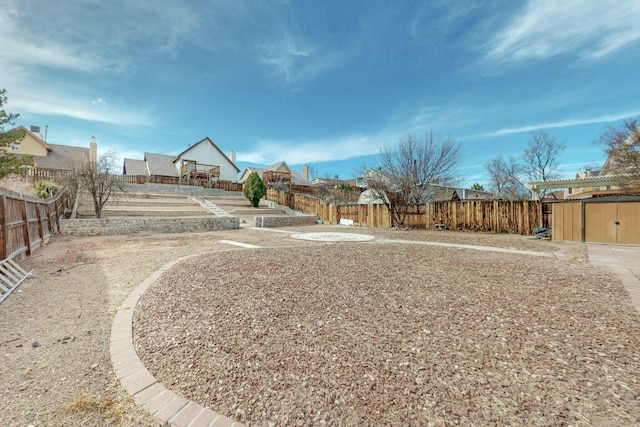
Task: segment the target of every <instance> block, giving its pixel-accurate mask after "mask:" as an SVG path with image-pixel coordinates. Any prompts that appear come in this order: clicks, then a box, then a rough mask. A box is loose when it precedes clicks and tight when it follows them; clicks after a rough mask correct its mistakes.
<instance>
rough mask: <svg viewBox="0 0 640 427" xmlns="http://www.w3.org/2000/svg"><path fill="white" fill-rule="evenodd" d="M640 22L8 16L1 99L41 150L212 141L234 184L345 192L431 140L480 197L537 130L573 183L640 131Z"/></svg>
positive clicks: (441, 14)
mask: <svg viewBox="0 0 640 427" xmlns="http://www.w3.org/2000/svg"><path fill="white" fill-rule="evenodd" d="M639 22H640V1H638V0H609V1H607V0H598V1H593V0H564V1H556V0H536V1H511V0H509V1H501V0H492V1H485V2H482V1H455V2H452V1H448V0H443V1H440V0H436V1H397V2H389V1H377V0H368V1H348V2H345V1H333V0H326V1H322V2H319V1H310V0H308V1H305V0H301V1H295V0H290V1H284V0H283V1H278V0H272V1H258V0H256V1H242V0H228V1H227V0H216V1H183V2H178V1H175V2H174V1H162V0H158V1H150V2H143V1H119V0H110V1H91V0H65V1H60V2H45V1H31V0H19V1H14V0H0V88H5V89H7V95H8V97H9V102H8V104H7V106H6V109H7V111H9V112H13V113H19V114H20V116H21V117H20V118H19V119H18V121H17V124H21V125H25V126H27V127H28V126H29V125H39V126H41V128H42V131H43V133H44V128H45V125H48V133H47V140H48V142H50V143H57V144H67V145H80V146H88V141H89V140H90V138H91V136H95V137H96V140H97V141H98V145H99V150H100V151H101V152H104V151H106V150H114V151H115V152H116V153H117V155H118V156H119V157H121V158H122V157H129V158H137V159H142V157H143V153H144V152H145V151H147V152H155V153H162V154H177V153H179V152H181V151H183V150H184V149H185V148H186V147H188V145H189V144H193V143H195V142H197V141H199V140H201V139H202V138H204V137H205V136H209V137H210V138H211V139H212V140H213V141H214V142H215V143H216V144H217V145H218V146H219V147H220V149H221V150H222V151H223V152H225V153H228V152H229V151H231V150H234V151H235V152H236V153H237V154H236V155H237V164H238V166H239V167H240V168H241V169H242V168H243V167H244V166H246V165H247V164H250V163H251V164H259V165H260V164H262V165H264V164H270V163H274V162H277V161H281V160H285V161H286V162H287V163H288V164H289V165H290V166H292V167H293V168H294V169H297V170H300V167H301V166H302V165H303V164H308V165H310V166H312V167H313V169H315V170H316V171H317V173H318V174H319V175H320V176H333V175H339V176H340V178H344V179H347V178H351V177H353V176H355V175H357V173H358V171H359V170H360V169H361V167H362V165H364V164H369V165H371V164H375V158H376V156H377V154H378V153H379V152H380V147H381V146H382V145H383V144H387V145H393V144H394V143H396V142H397V141H398V139H399V138H400V137H401V136H402V135H404V134H407V133H415V134H417V135H421V134H424V133H426V132H428V131H429V130H431V129H432V130H433V131H434V132H435V133H436V134H439V135H441V136H443V137H453V138H455V139H456V140H457V141H459V142H460V143H461V146H462V153H463V157H464V160H463V162H462V163H461V165H460V175H461V176H462V177H464V179H465V183H466V185H471V184H472V183H474V182H479V183H482V184H486V181H487V174H486V168H485V164H486V162H487V161H488V160H489V159H491V158H493V157H495V156H496V155H498V154H502V155H503V156H510V155H515V156H518V155H519V154H520V153H522V151H523V150H524V148H525V146H526V144H527V141H528V140H529V139H530V137H531V132H532V131H534V130H536V129H540V128H542V129H545V130H546V131H547V132H548V133H549V134H550V135H551V136H553V137H555V138H556V139H557V140H558V141H564V142H566V144H567V149H566V150H565V152H564V154H563V156H562V158H561V159H560V163H561V167H562V172H563V174H564V175H565V176H566V177H573V176H574V175H575V173H576V172H577V171H578V170H581V169H583V168H584V167H585V166H598V165H601V164H602V163H603V161H604V160H605V156H604V153H603V151H602V147H600V146H598V145H595V144H593V141H594V140H595V139H597V138H598V136H599V135H600V134H601V133H602V132H603V131H604V130H605V127H606V126H608V125H615V124H616V123H618V122H619V121H620V120H621V119H624V118H626V117H630V116H637V115H640V84H639V81H638V69H640V25H638V23H639Z"/></svg>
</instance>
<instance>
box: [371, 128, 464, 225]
mask: <svg viewBox="0 0 640 427" xmlns="http://www.w3.org/2000/svg"><path fill="white" fill-rule="evenodd" d="M460 160H461V153H460V144H459V143H457V142H456V141H455V140H454V139H452V138H445V139H439V138H437V137H436V136H435V135H434V133H433V131H430V132H429V133H427V134H426V135H425V136H424V137H422V138H420V137H417V136H416V135H414V134H407V135H405V136H403V137H402V138H400V140H399V141H398V143H397V145H395V146H384V147H383V148H382V150H381V152H380V167H379V168H378V169H377V170H370V171H369V172H368V174H367V175H368V176H367V177H366V178H367V188H368V189H369V191H370V192H371V193H372V195H373V196H374V197H375V198H377V199H378V200H380V201H381V202H382V203H385V204H386V205H387V207H388V208H389V212H390V213H391V216H392V219H393V222H394V224H395V225H396V226H398V227H404V224H405V219H406V216H407V213H408V211H409V209H410V206H412V205H417V204H422V203H426V202H427V201H428V200H429V197H430V196H432V195H433V191H434V190H433V189H432V187H431V185H430V184H440V185H447V184H453V183H455V182H457V181H458V179H459V177H458V175H457V172H458V165H459V164H460Z"/></svg>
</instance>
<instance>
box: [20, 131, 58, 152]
mask: <svg viewBox="0 0 640 427" xmlns="http://www.w3.org/2000/svg"><path fill="white" fill-rule="evenodd" d="M16 130H22V131H25V132H26V133H27V134H29V135H30V136H32V137H33V138H34V139H35V140H36V141H38V142H39V143H41V144H42V145H44V147H45V148H46V149H47V151H51V150H52V148H51V145H49V144H47V142H46V141H45V140H44V139H42V137H41V136H40V135H39V134H37V133H35V132H31V131H30V130H29V129H27V128H26V127H24V126H18V127H17V128H16Z"/></svg>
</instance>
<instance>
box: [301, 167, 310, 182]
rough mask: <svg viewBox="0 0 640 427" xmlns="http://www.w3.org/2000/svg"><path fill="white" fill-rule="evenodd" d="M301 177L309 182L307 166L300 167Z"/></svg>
mask: <svg viewBox="0 0 640 427" xmlns="http://www.w3.org/2000/svg"><path fill="white" fill-rule="evenodd" d="M302 177H303V178H304V179H306V180H307V181H308V180H309V165H304V166H302Z"/></svg>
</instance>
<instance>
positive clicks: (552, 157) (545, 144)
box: [522, 129, 566, 181]
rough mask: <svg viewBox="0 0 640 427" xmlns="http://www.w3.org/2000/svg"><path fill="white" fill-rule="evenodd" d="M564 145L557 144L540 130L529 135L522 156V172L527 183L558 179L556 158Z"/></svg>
mask: <svg viewBox="0 0 640 427" xmlns="http://www.w3.org/2000/svg"><path fill="white" fill-rule="evenodd" d="M565 148H566V144H565V143H563V142H558V141H556V139H555V138H554V137H552V136H549V134H548V133H547V132H545V131H544V130H542V129H540V130H537V131H535V132H533V133H532V134H531V139H530V140H529V144H528V146H527V149H526V150H524V153H523V154H522V161H523V163H522V171H523V172H524V174H525V175H526V176H527V178H528V179H529V181H551V180H554V179H558V178H560V167H559V165H558V157H559V156H560V154H561V153H562V152H563V151H564V149H565Z"/></svg>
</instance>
